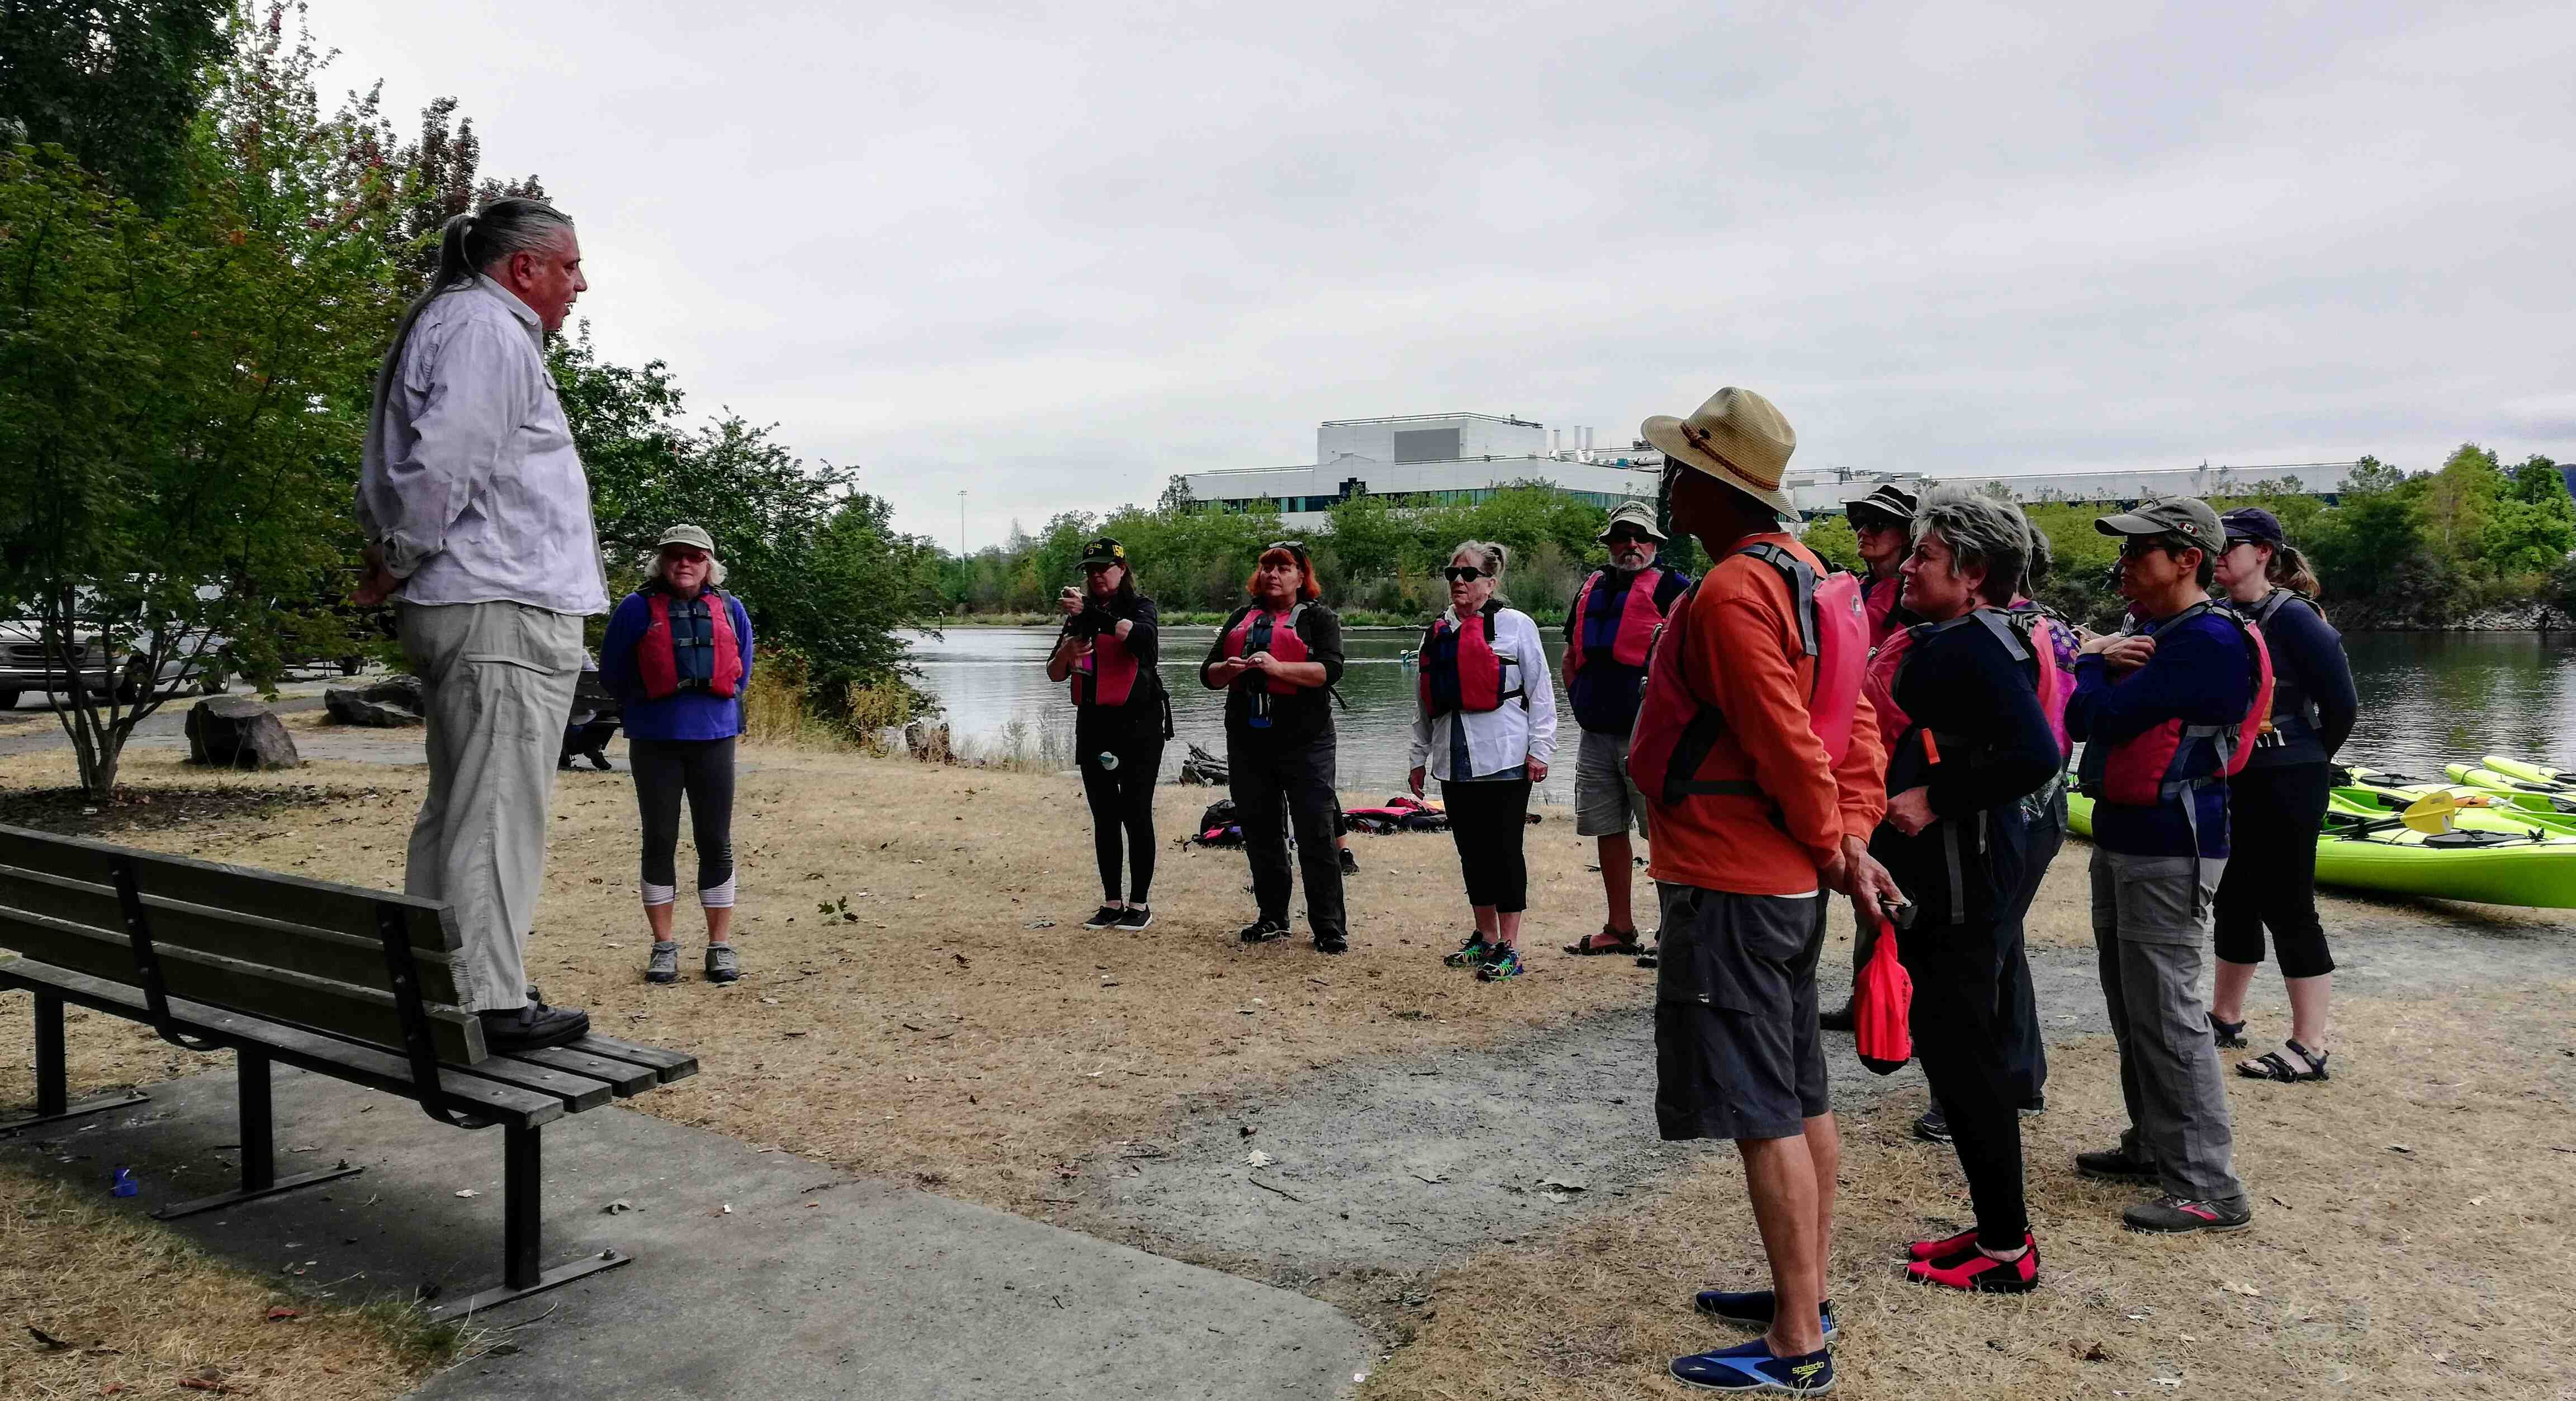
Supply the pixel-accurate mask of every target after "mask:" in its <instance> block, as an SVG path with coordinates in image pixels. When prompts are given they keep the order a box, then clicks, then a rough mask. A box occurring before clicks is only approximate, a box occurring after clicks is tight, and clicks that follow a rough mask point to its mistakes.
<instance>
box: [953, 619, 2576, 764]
mask: <svg viewBox="0 0 2576 1401" xmlns="http://www.w3.org/2000/svg"><path fill="white" fill-rule="evenodd" d="M1549 632H1550V641H1549V646H1548V660H1549V663H1550V667H1551V669H1552V670H1553V669H1556V668H1557V667H1559V666H1560V665H1561V663H1562V644H1561V643H1559V642H1557V641H1556V640H1555V637H1554V630H1553V629H1551V630H1549ZM1055 636H1056V630H1055V629H1054V628H1052V627H1041V628H952V629H950V630H949V631H948V632H947V633H946V634H945V635H944V636H942V637H938V638H931V637H926V636H921V635H918V634H915V635H913V636H912V638H911V642H912V656H913V661H914V664H915V665H917V666H918V667H919V668H920V669H921V676H920V684H921V686H922V687H923V688H924V689H925V690H927V691H929V692H930V693H931V694H933V695H935V696H937V697H938V698H939V701H940V703H941V704H942V705H943V706H944V707H946V711H947V720H948V724H949V727H950V732H951V734H952V735H953V736H954V737H955V738H956V739H957V741H959V742H960V743H961V745H962V746H964V747H965V748H966V749H967V751H968V752H970V753H971V752H975V751H977V750H984V751H990V750H992V749H995V748H999V747H1003V746H1006V745H1008V744H1010V743H1012V742H1013V740H1012V735H1013V732H1014V730H1015V729H1016V731H1017V733H1018V735H1019V736H1020V738H1019V740H1018V743H1020V744H1021V745H1022V746H1023V747H1037V746H1046V747H1047V750H1048V752H1053V753H1057V754H1061V755H1064V756H1067V763H1068V765H1070V762H1071V761H1070V755H1071V753H1072V745H1073V707H1072V705H1071V703H1070V701H1069V700H1068V699H1067V696H1066V690H1065V687H1064V686H1063V685H1061V684H1055V683H1050V682H1049V681H1048V680H1047V679H1046V654H1047V651H1048V649H1049V648H1050V647H1051V646H1052V645H1053V644H1054V640H1055ZM1214 637H1215V630H1214V629H1212V628H1204V627H1198V628H1188V627H1176V628H1169V629H1166V630H1165V631H1164V634H1163V652H1164V659H1163V665H1162V674H1163V684H1164V685H1165V686H1166V687H1167V688H1168V689H1169V690H1170V691H1171V693H1172V718H1173V728H1174V730H1175V731H1176V732H1177V738H1175V739H1174V740H1173V742H1172V744H1171V746H1170V747H1169V748H1168V749H1166V750H1165V752H1164V756H1163V776H1164V777H1165V778H1166V779H1168V778H1170V777H1172V776H1173V773H1174V772H1175V770H1177V769H1178V767H1179V765H1180V761H1181V759H1182V757H1183V756H1184V755H1185V754H1187V753H1188V749H1187V747H1186V746H1187V745H1188V744H1190V743H1197V744H1200V745H1203V746H1205V747H1206V748H1207V749H1208V750H1209V751H1210V752H1211V753H1215V754H1218V755H1222V754H1224V752H1225V720H1224V698H1223V697H1222V696H1220V695H1218V694H1217V693H1215V692H1213V691H1208V690H1205V689H1203V688H1202V687H1201V686H1200V685H1199V684H1198V678H1197V675H1196V670H1197V667H1198V664H1199V662H1200V661H1201V660H1202V659H1203V658H1204V657H1205V656H1206V655H1207V649H1208V646H1209V644H1210V643H1211V642H1212V641H1213V639H1214ZM1420 640H1421V634H1420V633H1419V632H1417V631H1414V630H1412V629H1393V628H1388V629H1375V628H1370V629H1350V630H1348V631H1346V632H1345V633H1344V634H1343V646H1344V652H1345V654H1346V657H1347V662H1348V664H1347V666H1346V668H1345V669H1344V671H1343V673H1342V684H1341V692H1342V698H1343V699H1344V700H1346V701H1348V702H1349V703H1350V708H1349V710H1347V711H1344V712H1339V713H1337V715H1336V716H1335V723H1336V725H1337V727H1338V729H1339V732H1340V736H1341V785H1342V787H1343V789H1344V790H1346V791H1350V792H1354V793H1365V794H1372V795H1374V796H1379V797H1389V796H1393V795H1394V794H1397V793H1400V792H1402V791H1404V779H1405V769H1406V757H1407V745H1408V743H1409V739H1410V730H1411V727H1412V723H1413V682H1414V672H1413V669H1412V668H1411V667H1409V666H1405V665H1403V664H1401V663H1400V662H1398V661H1397V660H1396V658H1397V655H1398V654H1399V653H1401V652H1404V651H1406V650H1408V649H1410V648H1411V647H1413V646H1414V645H1416V644H1417V643H1418V642H1419V641H1420ZM2344 646H2345V650H2346V652H2347V653H2348V654H2349V655H2350V656H2351V658H2352V666H2353V678H2354V681H2355V683H2356V684H2357V685H2358V687H2359V688H2360V691H2361V719H2360V722H2359V723H2358V724H2357V725H2355V726H2354V729H2353V737H2352V741H2351V743H2350V744H2348V745H2347V746H2346V747H2345V751H2344V756H2343V757H2344V758H2345V760H2346V761H2347V762H2350V763H2357V764H2366V765H2368V766H2370V767H2372V768H2379V769H2388V770H2392V771H2396V772H2400V773H2410V774H2416V775H2419V776H2423V777H2434V778H2437V777H2439V776H2440V774H2441V771H2442V765H2443V764H2444V763H2445V762H2447V761H2451V760H2459V759H2468V760H2475V759H2476V758H2478V757H2479V756H2481V755H2485V754H2502V755H2506V756H2508V757H2514V758H2523V759H2530V760H2532V761H2534V762H2538V763H2544V764H2549V765H2551V766H2553V767H2558V768H2576V633H2555V634H2546V635H2544V634H2540V633H2528V632H2508V633H2429V632H2415V633H2356V634H2354V635H2352V636H2350V637H2347V638H2345V639H2344ZM1558 685H1559V688H1560V690H1559V698H1558V714H1559V716H1560V720H1561V724H1562V733H1563V738H1564V740H1565V748H1564V750H1563V751H1562V753H1561V755H1560V760H1561V761H1560V763H1559V764H1558V766H1557V768H1556V769H1555V770H1554V771H1553V772H1552V773H1550V774H1549V776H1548V781H1547V782H1546V783H1545V784H1544V785H1542V786H1541V788H1540V790H1539V793H1538V798H1537V800H1538V801H1540V802H1543V803H1569V802H1571V801H1573V796H1574V763H1573V759H1574V752H1573V742H1572V741H1573V735H1574V720H1573V715H1572V712H1571V711H1568V710H1566V709H1565V708H1564V703H1563V693H1562V686H1563V681H1562V679H1561V678H1560V679H1559V681H1558ZM1380 790H1383V791H1380Z"/></svg>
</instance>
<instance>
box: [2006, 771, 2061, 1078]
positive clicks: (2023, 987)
mask: <svg viewBox="0 0 2576 1401" xmlns="http://www.w3.org/2000/svg"><path fill="white" fill-rule="evenodd" d="M2029 831H2030V835H2029V837H2028V842H2029V845H2028V847H2027V849H2026V852H2025V855H2024V856H2023V865H2022V875H2021V888H2020V889H2018V890H2016V891H2014V892H2013V898H2012V907H2011V908H2010V909H2009V910H2007V911H2006V912H2005V924H2004V929H2003V947H2002V948H2001V949H2000V950H1999V951H1998V953H1997V957H1999V958H2000V959H2001V960H2002V966H2001V967H2000V968H1998V969H1997V970H1996V980H1997V983H1998V988H1997V993H1996V995H1997V997H1998V998H1999V999H2000V1000H1999V1002H1998V1003H1997V1006H1996V1008H1995V1015H1996V1018H1997V1034H1998V1035H2000V1036H2001V1037H2002V1038H2003V1042H2004V1049H2005V1051H2006V1052H2007V1053H2008V1054H2009V1056H2010V1058H2011V1061H2012V1067H2013V1085H2014V1089H2015V1091H2016V1092H2017V1093H2018V1094H2019V1095H2020V1097H2021V1098H2020V1100H2019V1101H2018V1102H2019V1103H2022V1104H2037V1103H2038V1102H2039V1100H2040V1096H2041V1094H2042V1092H2044V1091H2045V1090H2046V1089H2047V1088H2048V1048H2047V1046H2046V1045H2045V1044H2043V1043H2042V1042H2041V1040H2040V1036H2039V1001H2038V996H2037V993H2036V991H2035V990H2034V989H2033V988H2032V986H2031V981H2030V950H2029V948H2028V946H2027V945H2026V943H2025V942H2024V935H2025V934H2026V933H2027V932H2028V931H2029V921H2030V906H2031V902H2032V901H2034V900H2037V899H2038V898H2039V883H2040V882H2041V881H2043V880H2046V879H2047V878H2048V867H2049V863H2050V862H2052V861H2055V860H2056V859H2057V853H2058V851H2059V850H2060V849H2061V848H2063V847H2064V846H2065V845H2066V795H2065V794H2064V793H2059V794H2058V795H2057V796H2056V798H2055V799H2054V800H2053V801H2051V802H2050V804H2049V808H2048V812H2047V815H2045V816H2043V817H2039V818H2035V819H2033V820H2032V822H2031V824H2030V829H2029Z"/></svg>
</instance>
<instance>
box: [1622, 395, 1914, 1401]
mask: <svg viewBox="0 0 2576 1401" xmlns="http://www.w3.org/2000/svg"><path fill="white" fill-rule="evenodd" d="M1644 434H1645V437H1646V439H1647V440H1648V441H1649V442H1652V443H1653V444H1654V445H1655V446H1656V447H1657V448H1660V449H1662V450H1663V453H1664V456H1665V460H1666V465H1665V480H1666V482H1668V483H1669V484H1670V497H1669V499H1670V506H1671V517H1672V523H1673V526H1674V528H1675V529H1677V530H1681V531H1684V532H1687V533H1688V534H1690V535H1692V536H1694V537H1696V538H1697V539H1698V540H1699V541H1700V544H1701V546H1702V547H1703V548H1704V549H1705V550H1706V551H1707V552H1708V558H1709V559H1710V561H1711V563H1710V565H1709V569H1708V572H1707V573H1706V575H1704V576H1703V577H1702V579H1701V580H1700V582H1699V584H1698V585H1697V586H1696V587H1695V588H1693V589H1692V591H1691V593H1690V595H1689V596H1687V597H1685V598H1684V599H1683V600H1682V601H1681V602H1680V603H1679V604H1677V605H1676V606H1675V607H1674V609H1673V613H1672V620H1671V622H1669V623H1668V624H1667V625H1666V630H1665V633H1664V635H1663V637H1662V639H1661V640H1660V641H1658V642H1657V644H1656V647H1655V656H1654V658H1653V659H1652V661H1651V662H1650V664H1649V671H1648V675H1647V681H1646V699H1645V703H1644V707H1643V709H1642V710H1641V711H1640V712H1639V715H1638V719H1637V730H1636V734H1635V736H1634V738H1633V740H1632V745H1631V749H1630V766H1631V772H1632V774H1633V776H1634V777H1635V778H1636V780H1637V785H1638V787H1639V788H1640V789H1641V790H1642V791H1643V792H1644V793H1645V796H1646V804H1647V807H1648V809H1649V811H1650V813H1651V815H1652V820H1653V826H1654V831H1655V844H1654V851H1653V858H1652V862H1651V864H1650V865H1649V866H1648V868H1647V874H1649V875H1650V876H1652V877H1653V878H1654V879H1655V881H1656V882H1657V884H1658V886H1659V888H1660V892H1661V895H1662V900H1663V914H1664V928H1663V963H1662V967H1661V970H1660V972H1659V974H1658V978H1657V986H1656V990H1655V1051H1656V1069H1657V1084H1656V1091H1655V1113H1656V1119H1657V1121H1658V1126H1659V1127H1660V1129H1661V1131H1662V1133H1663V1136H1664V1137H1665V1138H1666V1139H1686V1138H1731V1139H1733V1140H1735V1144H1736V1148H1737V1150H1738V1151H1739V1152H1740V1153H1741V1154H1742V1155H1743V1157H1744V1176H1745V1183H1746V1187H1747V1189H1748V1191H1749V1192H1750V1195H1751V1196H1752V1199H1753V1214H1754V1220H1755V1222H1756V1224H1757V1225H1758V1226H1759V1227H1760V1229H1761V1233H1762V1246H1763V1251H1764V1253H1765V1254H1766V1255H1767V1256H1768V1257H1769V1261H1770V1266H1771V1282H1772V1287H1771V1288H1770V1289H1766V1290H1756V1291H1751V1292H1735V1291H1726V1290H1714V1289H1712V1290H1706V1291H1703V1292H1702V1293H1701V1294H1700V1295H1699V1296H1698V1298H1697V1300H1696V1301H1695V1302H1696V1306H1697V1308H1698V1309H1699V1311H1700V1312H1701V1313H1704V1314H1711V1315H1715V1316H1717V1317H1720V1318H1727V1319H1731V1320H1734V1321H1737V1322H1740V1323H1750V1324H1757V1325H1760V1326H1762V1327H1763V1328H1764V1329H1765V1332H1764V1334H1763V1336H1762V1337H1761V1338H1760V1339H1758V1340H1756V1341H1754V1342H1751V1343H1746V1344H1743V1345H1741V1346H1738V1347H1731V1348H1723V1349H1718V1350H1715V1351H1711V1352H1705V1353H1700V1354H1697V1355H1695V1356H1691V1357H1684V1358H1679V1359H1676V1360H1675V1361H1674V1362H1673V1364H1672V1373H1673V1375H1674V1376H1675V1377H1676V1378H1678V1379H1679V1380H1682V1381H1685V1382H1689V1383H1691V1384H1693V1385H1696V1386H1701V1387H1708V1388H1713V1389H1716V1390H1722V1391H1788V1392H1817V1391H1822V1390H1824V1389H1826V1388H1827V1387H1830V1386H1831V1385H1832V1384H1833V1360H1832V1357H1831V1355H1830V1354H1828V1353H1827V1352H1826V1351H1825V1343H1826V1340H1827V1339H1828V1338H1830V1337H1831V1336H1832V1334H1833V1331H1834V1319H1833V1313H1832V1309H1831V1306H1830V1304H1829V1303H1828V1302H1827V1301H1826V1299H1825V1294H1824V1288H1825V1260H1826V1254H1827V1249H1828V1245H1829V1240H1830V1237H1831V1235H1832V1225H1833V1204H1834V1174H1835V1172H1836V1170H1837V1168H1838V1167H1839V1165H1840V1159H1841V1139H1840V1136H1839V1135H1838V1134H1837V1132H1836V1130H1835V1128H1834V1118H1833V1112H1832V1108H1831V1104H1830V1102H1829V1101H1828V1099H1827V1096H1826V1085H1825V1063H1824V1052H1823V1046H1822V1041H1821V1037H1820V1035H1819V1032H1818V1029H1817V1025H1816V959H1817V955H1818V954H1819V953H1820V952H1821V950H1822V948H1823V945H1824V937H1825V906H1826V900H1825V896H1824V892H1825V891H1826V890H1828V889H1831V890H1837V891H1843V892H1847V893H1849V894H1851V895H1852V896H1853V897H1855V898H1856V899H1857V900H1859V901H1860V902H1861V903H1862V905H1863V906H1864V907H1865V908H1875V907H1876V906H1877V905H1879V904H1880V903H1881V902H1886V903H1897V902H1900V901H1901V899H1902V897H1901V896H1899V895H1898V894H1897V891H1896V887H1895V883H1894V882H1893V881H1892V880H1890V879H1889V878H1888V874H1887V871H1886V869H1885V868H1884V867H1882V866H1880V865H1879V864H1878V862H1876V861H1875V860H1873V859H1871V857H1870V855H1869V849H1868V842H1869V837H1870V833H1871V832H1872V831H1873V830H1874V829H1876V827H1877V826H1878V822H1879V819H1880V817H1881V816H1882V815H1883V814H1884V812H1885V809H1886V805H1887V799H1886V791H1885V782H1884V768H1885V763H1886V752H1885V749H1884V747H1883V745H1882V742H1881V741H1880V739H1879V735H1878V726H1877V723H1876V720H1875V719H1874V717H1873V716H1872V715H1871V713H1870V709H1869V702H1868V700H1867V698H1866V697H1864V696H1862V695H1861V694H1860V691H1859V676H1860V668H1861V666H1862V665H1863V664H1864V663H1865V661H1866V659H1867V650H1868V629H1867V623H1866V619H1865V617H1864V616H1863V614H1862V613H1861V611H1860V609H1861V602H1860V599H1859V597H1858V595H1857V593H1856V592H1854V591H1853V590H1852V588H1851V586H1850V583H1849V581H1848V580H1845V581H1841V582H1840V585H1839V587H1834V588H1826V589H1824V590H1823V596H1822V597H1820V596H1819V581H1820V580H1822V579H1823V578H1824V576H1825V573H1826V570H1825V565H1824V562H1823V561H1822V560H1819V559H1818V558H1817V557H1816V556H1815V555H1814V554H1813V553H1812V552H1811V551H1809V550H1808V549H1807V548H1806V547H1805V546H1803V545H1801V544H1799V543H1798V542H1797V541H1796V540H1795V539H1793V538H1792V537H1790V536H1789V535H1788V534H1787V533H1785V532H1783V531H1782V530H1781V529H1780V528H1779V525H1780V517H1782V516H1787V515H1792V514H1794V512H1795V509H1796V508H1795V507H1794V506H1793V505H1792V504H1791V502H1790V500H1789V498H1788V497H1787V496H1786V495H1785V494H1784V493H1782V491H1781V490H1780V479H1781V474H1782V472H1783V471H1784V469H1785V468H1786V467H1787V465H1788V461H1789V454H1790V453H1791V452H1792V451H1793V450H1794V449H1795V447H1796V445H1797V435H1796V434H1795V433H1794V432H1793V431H1791V429H1790V427H1789V423H1788V420H1787V419H1785V418H1783V417H1782V416H1781V414H1780V411H1779V410H1778V409H1777V408H1775V407H1773V406H1772V404H1771V402H1770V401H1769V400H1767V399H1765V398H1763V397H1762V396H1761V395H1759V394H1755V393H1752V392H1750V391H1748V390H1742V389H1731V388H1730V389H1721V390H1719V391H1718V392H1717V394H1716V395H1715V396H1714V397H1712V398H1711V399H1710V400H1709V401H1708V402H1707V403H1705V404H1703V405H1701V406H1700V408H1699V410H1698V411H1697V412H1696V413H1693V414H1692V415H1691V416H1690V417H1689V418H1687V419H1677V418H1666V417H1656V418H1650V419H1648V420H1646V423H1645V427H1644ZM1837 608H1838V609H1839V614H1837V612H1836V609H1837ZM1840 615H1848V616H1840Z"/></svg>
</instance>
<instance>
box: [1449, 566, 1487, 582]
mask: <svg viewBox="0 0 2576 1401" xmlns="http://www.w3.org/2000/svg"><path fill="white" fill-rule="evenodd" d="M1440 575H1441V577H1442V578H1445V579H1447V580H1448V581H1449V582H1450V583H1453V584H1471V583H1474V582H1475V581H1476V580H1478V579H1482V578H1484V577H1485V571H1483V570H1481V569H1478V568H1477V567H1476V566H1474V565H1472V564H1453V565H1451V566H1449V567H1448V568H1446V569H1443V570H1441V571H1440Z"/></svg>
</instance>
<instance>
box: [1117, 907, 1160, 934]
mask: <svg viewBox="0 0 2576 1401" xmlns="http://www.w3.org/2000/svg"><path fill="white" fill-rule="evenodd" d="M1153 922H1154V911H1153V909H1152V908H1151V907H1150V906H1145V905H1130V906H1128V907H1127V908H1126V909H1124V910H1121V911H1119V913H1118V927H1119V928H1121V929H1143V928H1145V927H1146V926H1148V925H1150V924H1152V923H1153Z"/></svg>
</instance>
